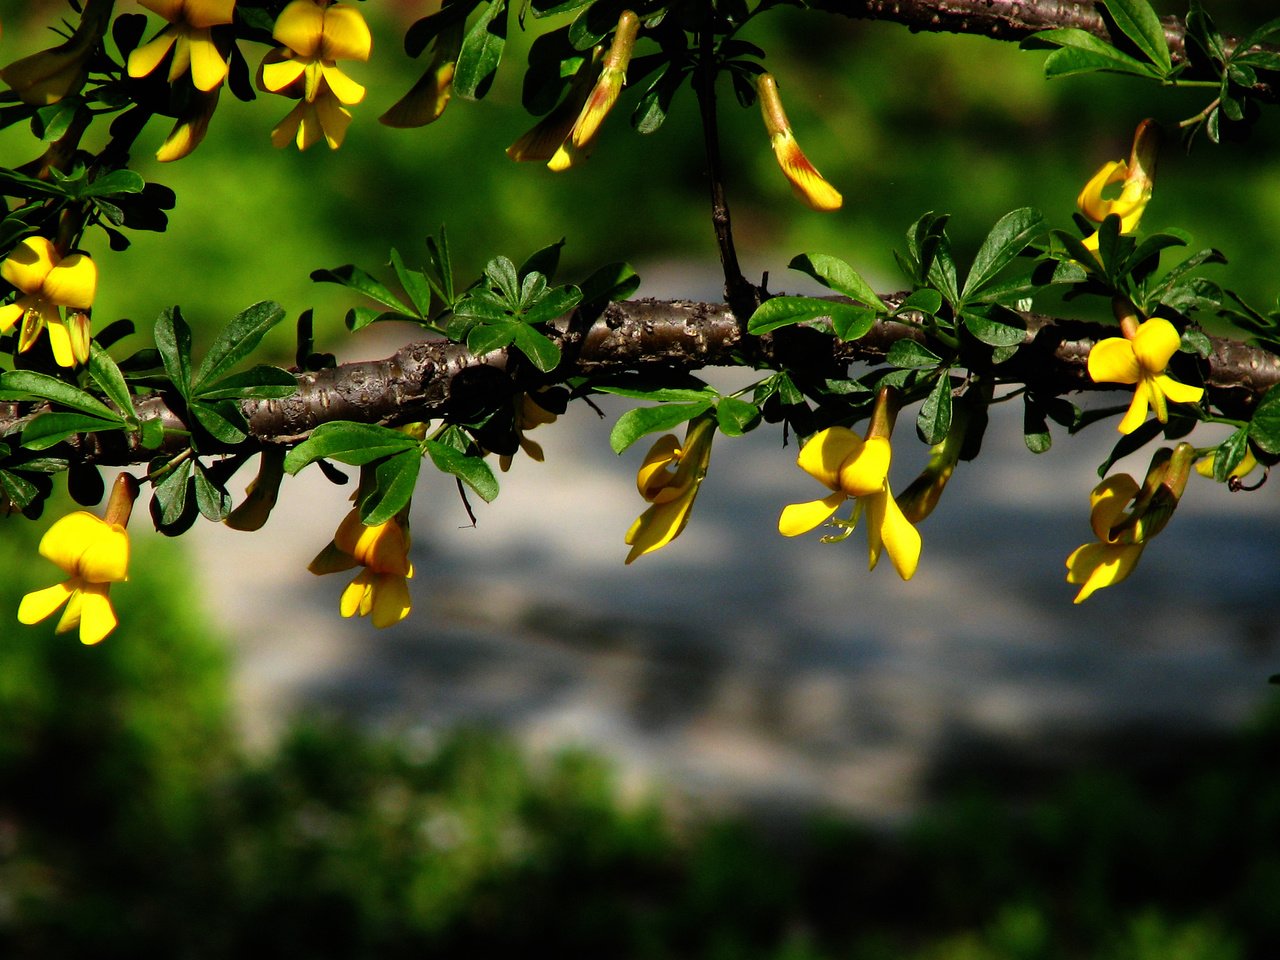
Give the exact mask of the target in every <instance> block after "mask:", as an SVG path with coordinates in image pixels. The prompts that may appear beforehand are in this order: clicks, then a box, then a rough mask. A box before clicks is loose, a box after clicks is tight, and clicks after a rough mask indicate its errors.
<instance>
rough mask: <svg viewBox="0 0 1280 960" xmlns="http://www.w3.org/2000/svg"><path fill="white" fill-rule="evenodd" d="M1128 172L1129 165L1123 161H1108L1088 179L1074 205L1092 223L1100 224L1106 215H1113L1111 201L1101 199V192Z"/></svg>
mask: <svg viewBox="0 0 1280 960" xmlns="http://www.w3.org/2000/svg"><path fill="white" fill-rule="evenodd" d="M1128 172H1129V165H1128V164H1127V163H1126V162H1125V161H1123V160H1110V161H1108V162H1107V163H1104V164H1103V165H1102V167H1101V168H1100V169H1099V170H1098V172H1097V173H1095V174H1094V175H1093V176H1092V177H1090V178H1089V181H1088V183H1086V184H1085V185H1084V187H1083V188H1082V189H1081V190H1080V195H1079V196H1078V197H1076V205H1077V206H1078V207H1079V208H1080V212H1081V213H1083V214H1084V215H1085V216H1086V217H1088V218H1089V219H1090V220H1092V221H1093V222H1094V223H1101V222H1102V221H1103V220H1105V219H1107V215H1108V214H1110V213H1114V212H1115V211H1114V210H1113V209H1112V206H1113V202H1112V201H1111V200H1103V199H1102V191H1103V190H1104V189H1105V188H1106V187H1108V186H1110V185H1111V184H1113V183H1119V182H1120V181H1121V180H1123V179H1124V178H1125V175H1126V174H1127V173H1128Z"/></svg>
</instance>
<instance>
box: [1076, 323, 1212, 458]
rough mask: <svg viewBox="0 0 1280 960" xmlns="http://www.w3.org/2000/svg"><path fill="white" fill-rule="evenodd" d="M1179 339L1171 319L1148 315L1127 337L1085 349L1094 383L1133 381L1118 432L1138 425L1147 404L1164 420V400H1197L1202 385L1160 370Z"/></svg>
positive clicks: (1112, 339)
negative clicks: (1148, 317)
mask: <svg viewBox="0 0 1280 960" xmlns="http://www.w3.org/2000/svg"><path fill="white" fill-rule="evenodd" d="M1122 330H1125V331H1126V332H1127V330H1128V328H1127V327H1123V326H1122ZM1180 343H1181V338H1180V337H1179V336H1178V331H1177V329H1175V327H1174V326H1173V324H1172V323H1170V322H1169V321H1168V320H1165V319H1163V318H1161V317H1152V318H1151V319H1150V320H1147V321H1145V322H1143V323H1141V324H1139V325H1138V327H1137V329H1136V330H1135V331H1134V333H1133V335H1132V336H1131V337H1130V336H1126V337H1107V338H1106V339H1105V340H1100V341H1098V342H1097V343H1095V344H1094V345H1093V349H1092V350H1090V351H1089V364H1088V366H1089V377H1090V379H1092V380H1093V382H1094V383H1132V384H1136V385H1137V389H1136V390H1134V392H1133V402H1132V403H1130V404H1129V411H1128V413H1126V414H1125V415H1124V418H1123V419H1122V420H1121V421H1120V423H1119V425H1118V427H1117V429H1118V430H1119V431H1120V432H1121V433H1132V432H1133V431H1134V430H1136V429H1138V427H1140V426H1141V425H1142V422H1143V421H1144V420H1146V418H1147V410H1148V408H1152V409H1154V410H1155V412H1156V419H1157V420H1159V421H1160V422H1161V423H1166V422H1168V419H1169V410H1168V404H1167V401H1169V400H1172V401H1173V402H1174V403H1197V402H1199V400H1200V398H1201V397H1203V396H1204V388H1203V387H1192V386H1188V385H1187V384H1185V383H1179V382H1178V381H1177V380H1174V379H1173V378H1172V377H1169V376H1168V375H1166V374H1165V372H1164V369H1165V367H1166V366H1168V365H1169V360H1170V359H1171V358H1172V357H1173V355H1174V354H1175V353H1177V352H1178V346H1179V344H1180Z"/></svg>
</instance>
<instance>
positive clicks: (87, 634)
mask: <svg viewBox="0 0 1280 960" xmlns="http://www.w3.org/2000/svg"><path fill="white" fill-rule="evenodd" d="M137 492H138V485H137V481H135V480H134V479H133V477H131V476H129V475H128V474H121V475H120V477H118V478H117V480H116V485H115V487H114V488H113V489H112V492H111V500H110V502H109V503H108V505H107V515H106V518H105V519H102V518H99V517H95V516H94V515H93V514H92V513H88V512H86V511H84V510H77V511H76V512H75V513H71V514H68V515H67V516H65V517H63V518H62V519H60V520H58V521H57V522H56V523H54V525H53V526H51V527H50V528H49V529H48V531H47V532H46V533H45V535H44V536H43V537H42V538H41V539H40V555H41V556H42V557H44V558H45V559H47V560H52V561H53V562H54V563H56V564H57V565H58V566H59V567H61V568H62V570H63V571H64V572H65V573H66V574H67V580H66V581H64V582H63V583H58V584H54V585H53V586H52V587H46V588H45V589H43V590H33V591H32V592H31V593H28V594H27V595H26V596H24V597H23V598H22V603H21V604H19V606H18V620H19V621H20V622H22V623H25V624H33V623H39V622H40V621H41V620H44V619H46V618H47V617H50V616H52V615H53V614H54V613H56V612H57V611H58V609H59V608H60V607H61V606H62V605H63V604H66V609H65V610H63V612H62V618H61V619H60V620H59V621H58V626H57V632H58V633H66V632H67V631H69V630H74V629H75V628H76V627H79V628H80V642H81V643H86V644H94V643H99V642H101V640H102V639H103V638H104V637H106V635H107V634H109V633H110V632H111V631H112V630H114V629H115V628H116V624H117V623H118V622H119V621H118V620H117V618H116V614H115V611H114V610H113V609H112V608H111V600H110V599H109V598H108V596H107V590H108V589H109V588H110V586H111V584H113V583H120V582H122V581H124V580H127V579H128V578H129V534H128V532H127V531H126V530H125V525H126V524H127V523H128V522H129V513H130V511H131V509H132V507H133V501H134V498H135V497H136V496H137Z"/></svg>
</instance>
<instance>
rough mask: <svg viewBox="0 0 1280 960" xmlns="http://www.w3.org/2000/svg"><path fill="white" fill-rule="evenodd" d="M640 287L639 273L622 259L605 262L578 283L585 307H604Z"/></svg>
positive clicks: (582, 304)
mask: <svg viewBox="0 0 1280 960" xmlns="http://www.w3.org/2000/svg"><path fill="white" fill-rule="evenodd" d="M639 287H640V277H639V275H638V274H637V273H636V272H635V271H634V270H633V269H631V264H629V263H622V262H621V261H618V262H615V263H607V264H605V265H604V266H603V267H601V268H600V269H598V270H595V271H593V272H592V274H591V276H589V277H587V279H585V280H583V281H582V283H580V284H578V289H579V292H580V293H581V294H582V301H581V306H582V308H583V309H587V308H603V307H605V306H606V305H608V304H610V303H614V302H616V301H619V300H625V299H627V297H629V296H631V295H632V294H633V293H635V292H636V290H638V289H639Z"/></svg>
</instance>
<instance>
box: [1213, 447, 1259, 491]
mask: <svg viewBox="0 0 1280 960" xmlns="http://www.w3.org/2000/svg"><path fill="white" fill-rule="evenodd" d="M1221 452H1222V450H1221V448H1219V449H1218V450H1217V451H1215V452H1214V453H1212V454H1210V455H1209V456H1207V457H1201V458H1200V459H1199V460H1197V461H1196V473H1198V474H1200V476H1202V477H1208V478H1209V479H1210V480H1212V479H1213V468H1214V465H1215V462H1216V461H1217V459H1218V456H1219V455H1220V454H1221ZM1260 467H1262V464H1260V463H1259V462H1258V458H1257V457H1255V456H1254V455H1253V449H1252V448H1250V447H1245V451H1244V456H1243V457H1241V458H1240V462H1239V463H1237V464H1236V465H1235V466H1234V467H1232V468H1231V472H1230V473H1228V474H1227V485H1228V486H1229V487H1231V488H1232V489H1233V490H1239V489H1243V488H1244V480H1245V478H1246V477H1248V476H1249V474H1251V473H1253V471H1255V470H1257V469H1258V468H1260ZM1263 479H1264V480H1265V479H1266V478H1265V477H1264V478H1263ZM1260 482H1261V481H1259V483H1260ZM1248 489H1256V486H1255V487H1250V488H1248Z"/></svg>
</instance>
